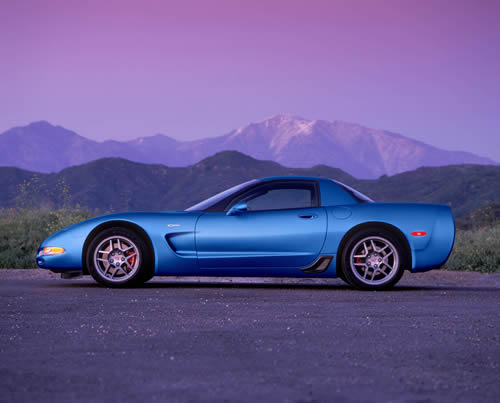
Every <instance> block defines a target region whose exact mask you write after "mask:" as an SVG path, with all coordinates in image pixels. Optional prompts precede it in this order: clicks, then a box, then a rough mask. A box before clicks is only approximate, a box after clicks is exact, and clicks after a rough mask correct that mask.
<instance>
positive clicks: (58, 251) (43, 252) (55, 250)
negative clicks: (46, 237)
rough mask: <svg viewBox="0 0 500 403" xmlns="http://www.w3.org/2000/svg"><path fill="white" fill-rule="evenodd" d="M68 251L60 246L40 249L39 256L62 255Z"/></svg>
mask: <svg viewBox="0 0 500 403" xmlns="http://www.w3.org/2000/svg"><path fill="white" fill-rule="evenodd" d="M64 252H66V250H65V249H64V248H60V247H58V246H46V247H45V248H43V249H40V250H39V252H38V255H37V256H50V255H62V254H63V253H64Z"/></svg>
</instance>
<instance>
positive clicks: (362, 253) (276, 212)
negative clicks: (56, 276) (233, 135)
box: [36, 177, 455, 290]
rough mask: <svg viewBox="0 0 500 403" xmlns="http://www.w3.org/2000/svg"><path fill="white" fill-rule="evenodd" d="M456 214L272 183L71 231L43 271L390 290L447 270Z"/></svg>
mask: <svg viewBox="0 0 500 403" xmlns="http://www.w3.org/2000/svg"><path fill="white" fill-rule="evenodd" d="M454 238H455V224H454V220H453V216H452V213H451V209H450V207H449V206H447V205H439V204H415V203H377V202H373V201H372V200H370V199H369V198H368V197H366V196H364V195H363V194H361V193H359V192H357V191H356V190H354V189H352V188H350V187H348V186H346V185H344V184H342V183H340V182H337V181H334V180H331V179H328V178H316V177H270V178H263V179H256V180H251V181H248V182H245V183H242V184H240V185H237V186H234V187H232V188H230V189H228V190H226V191H224V192H221V193H219V194H217V195H215V196H213V197H211V198H209V199H207V200H204V201H202V202H200V203H198V204H196V205H194V206H192V207H190V208H188V209H186V210H185V211H170V212H128V213H118V214H110V215H106V216H102V217H96V218H92V219H90V220H87V221H83V222H81V223H78V224H75V225H72V226H69V227H67V228H65V229H63V230H61V231H59V232H57V233H55V234H53V235H51V236H50V237H48V238H47V239H46V240H44V241H43V242H42V244H41V245H40V248H39V250H38V253H37V258H36V261H37V264H38V266H39V267H41V268H44V269H50V270H52V271H54V272H60V273H62V274H63V277H71V276H73V275H79V274H90V275H91V276H92V277H93V278H94V279H95V280H96V281H97V282H99V283H100V284H103V285H105V286H109V287H124V286H137V285H140V284H142V283H144V282H146V281H148V280H150V279H151V278H152V277H153V276H231V277H235V276H244V277H251V276H255V277H322V278H325V277H329V278H335V277H340V278H342V279H343V280H345V281H347V282H348V283H349V284H351V285H352V286H354V287H356V288H359V289H365V290H381V289H387V288H390V287H392V286H393V285H394V284H396V283H397V282H398V280H399V279H400V278H401V276H402V275H403V272H404V271H405V270H408V271H411V272H422V271H427V270H430V269H434V268H438V267H440V266H441V265H443V264H444V263H445V261H446V260H447V259H448V257H449V255H450V253H451V250H452V248H453V243H454Z"/></svg>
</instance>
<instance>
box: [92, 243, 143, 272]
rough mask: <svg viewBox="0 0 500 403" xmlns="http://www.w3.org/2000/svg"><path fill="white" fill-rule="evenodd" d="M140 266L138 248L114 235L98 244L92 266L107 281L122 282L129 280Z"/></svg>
mask: <svg viewBox="0 0 500 403" xmlns="http://www.w3.org/2000/svg"><path fill="white" fill-rule="evenodd" d="M140 264H141V255H140V252H139V248H138V247H137V246H136V245H135V243H133V242H132V241H131V240H130V239H128V238H126V237H124V236H121V235H115V236H111V237H109V238H106V239H104V240H102V241H101V243H99V245H98V246H97V248H95V252H94V266H95V268H96V269H97V271H98V273H99V275H101V276H102V277H103V278H105V279H106V280H108V281H113V282H122V281H126V280H128V279H129V278H131V277H132V276H133V275H134V274H135V273H136V272H137V269H138V268H139V266H140Z"/></svg>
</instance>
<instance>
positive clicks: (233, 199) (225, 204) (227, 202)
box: [204, 179, 321, 213]
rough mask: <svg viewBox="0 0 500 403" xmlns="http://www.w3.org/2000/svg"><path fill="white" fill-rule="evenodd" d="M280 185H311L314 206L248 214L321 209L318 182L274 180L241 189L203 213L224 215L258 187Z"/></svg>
mask: <svg viewBox="0 0 500 403" xmlns="http://www.w3.org/2000/svg"><path fill="white" fill-rule="evenodd" d="M280 183H287V184H288V183H302V184H308V185H313V187H314V194H315V197H314V198H315V200H314V204H315V205H314V206H311V207H302V208H289V209H269V210H256V211H248V212H249V213H258V212H263V211H286V210H303V209H308V208H320V207H321V193H320V186H319V183H318V181H315V180H313V179H274V180H270V181H259V182H258V183H255V184H254V185H252V186H250V187H249V188H246V189H242V190H241V191H239V192H238V193H236V194H234V195H231V196H228V197H227V198H225V199H222V200H221V201H219V202H218V203H217V204H215V205H214V206H212V207H210V208H208V209H206V210H204V211H205V212H218V213H226V212H227V211H229V209H230V208H231V207H232V206H233V205H234V204H235V203H237V202H238V201H239V200H241V199H242V198H244V197H245V196H246V195H247V194H248V193H251V192H253V191H254V190H255V189H257V188H258V187H260V186H270V185H275V184H280Z"/></svg>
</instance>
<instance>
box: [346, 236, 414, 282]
mask: <svg viewBox="0 0 500 403" xmlns="http://www.w3.org/2000/svg"><path fill="white" fill-rule="evenodd" d="M404 251H405V248H404V247H403V245H402V244H401V241H400V240H399V239H398V237H397V236H395V235H394V234H393V233H392V232H390V231H388V230H386V229H383V228H366V229H363V230H360V231H359V232H357V233H355V234H354V235H353V236H352V237H351V238H350V239H349V240H348V241H347V243H346V245H345V247H344V248H343V250H342V257H341V259H342V272H343V275H344V278H345V280H346V281H347V282H348V283H349V284H351V285H352V286H353V287H355V288H358V289H361V290H386V289H388V288H391V287H392V286H393V285H394V284H396V283H397V282H398V281H399V280H400V279H401V276H402V275H403V272H404V270H405V268H406V266H407V262H408V260H409V259H408V256H406V254H405V252H404Z"/></svg>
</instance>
